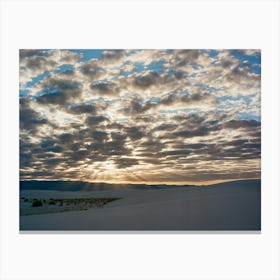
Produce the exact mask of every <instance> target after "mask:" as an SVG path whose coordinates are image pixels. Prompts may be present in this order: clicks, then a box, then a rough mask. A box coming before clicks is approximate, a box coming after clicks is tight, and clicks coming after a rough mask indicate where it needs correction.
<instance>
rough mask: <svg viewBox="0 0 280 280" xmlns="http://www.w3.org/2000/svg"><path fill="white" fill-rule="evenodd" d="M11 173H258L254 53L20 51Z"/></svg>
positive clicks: (158, 177)
mask: <svg viewBox="0 0 280 280" xmlns="http://www.w3.org/2000/svg"><path fill="white" fill-rule="evenodd" d="M19 57H20V69H19V70H20V82H19V86H20V177H21V179H22V180H27V179H50V180H55V179H63V180H84V181H105V182H115V183H119V182H132V183H136V182H147V183H179V184H184V183H189V182H198V183H199V182H206V181H211V180H228V179H245V178H259V177H260V156H261V155H260V151H261V122H260V107H261V104H260V99H261V98H260V95H261V54H260V51H259V50H20V53H19Z"/></svg>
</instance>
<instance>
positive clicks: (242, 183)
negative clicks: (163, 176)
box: [20, 179, 261, 191]
mask: <svg viewBox="0 0 280 280" xmlns="http://www.w3.org/2000/svg"><path fill="white" fill-rule="evenodd" d="M260 185H261V180H260V179H253V180H236V181H229V182H223V183H218V184H213V185H209V186H204V187H205V188H207V187H215V188H216V187H246V188H247V187H249V188H250V187H254V186H257V187H260ZM174 187H177V188H178V187H179V188H180V187H182V188H184V187H189V188H197V186H194V185H165V184H156V185H148V184H109V183H90V182H83V181H36V180H32V181H20V190H56V191H93V190H96V191H101V190H112V189H136V190H156V189H170V188H174ZM204 187H203V188H204Z"/></svg>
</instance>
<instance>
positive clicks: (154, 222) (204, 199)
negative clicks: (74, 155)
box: [20, 180, 261, 230]
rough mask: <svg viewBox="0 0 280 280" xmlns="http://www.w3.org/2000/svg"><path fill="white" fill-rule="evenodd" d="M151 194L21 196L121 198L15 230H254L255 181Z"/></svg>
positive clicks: (32, 193)
mask: <svg viewBox="0 0 280 280" xmlns="http://www.w3.org/2000/svg"><path fill="white" fill-rule="evenodd" d="M248 182H249V181H240V182H238V181H236V182H234V183H232V182H231V183H223V184H218V185H213V186H209V187H174V188H169V189H156V190H129V189H126V190H123V189H122V190H106V191H88V192H80V191H79V192H77V191H76V192H65V191H45V190H24V191H21V196H24V197H37V198H50V197H53V198H71V197H72V198H74V197H121V198H122V199H120V200H116V201H113V202H110V203H108V204H106V205H105V207H104V208H94V209H93V208H91V209H89V210H87V211H71V212H60V213H52V214H41V215H29V216H21V217H20V230H260V217H261V213H260V210H261V207H260V202H261V201H260V199H261V195H260V181H259V180H252V181H250V183H248Z"/></svg>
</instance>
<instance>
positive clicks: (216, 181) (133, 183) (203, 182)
mask: <svg viewBox="0 0 280 280" xmlns="http://www.w3.org/2000/svg"><path fill="white" fill-rule="evenodd" d="M247 180H261V178H244V179H225V180H208V181H198V182H197V181H188V182H176V181H175V182H167V183H163V182H144V181H141V182H128V181H127V182H125V181H123V182H119V183H116V182H111V181H107V182H105V181H82V180H69V179H68V180H67V179H66V180H65V179H56V180H54V179H20V180H19V181H20V182H22V181H23V182H28V181H51V182H56V181H63V182H81V183H93V184H94V183H95V184H112V185H125V184H129V185H139V184H141V185H166V186H174V185H176V186H185V185H190V186H210V185H214V184H219V183H225V182H234V181H247Z"/></svg>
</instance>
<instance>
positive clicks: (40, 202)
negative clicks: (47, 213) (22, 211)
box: [32, 199, 43, 207]
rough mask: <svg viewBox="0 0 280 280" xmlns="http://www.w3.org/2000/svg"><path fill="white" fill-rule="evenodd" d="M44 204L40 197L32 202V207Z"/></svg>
mask: <svg viewBox="0 0 280 280" xmlns="http://www.w3.org/2000/svg"><path fill="white" fill-rule="evenodd" d="M42 205H43V203H42V201H41V200H38V199H35V200H33V202H32V207H38V206H42Z"/></svg>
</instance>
